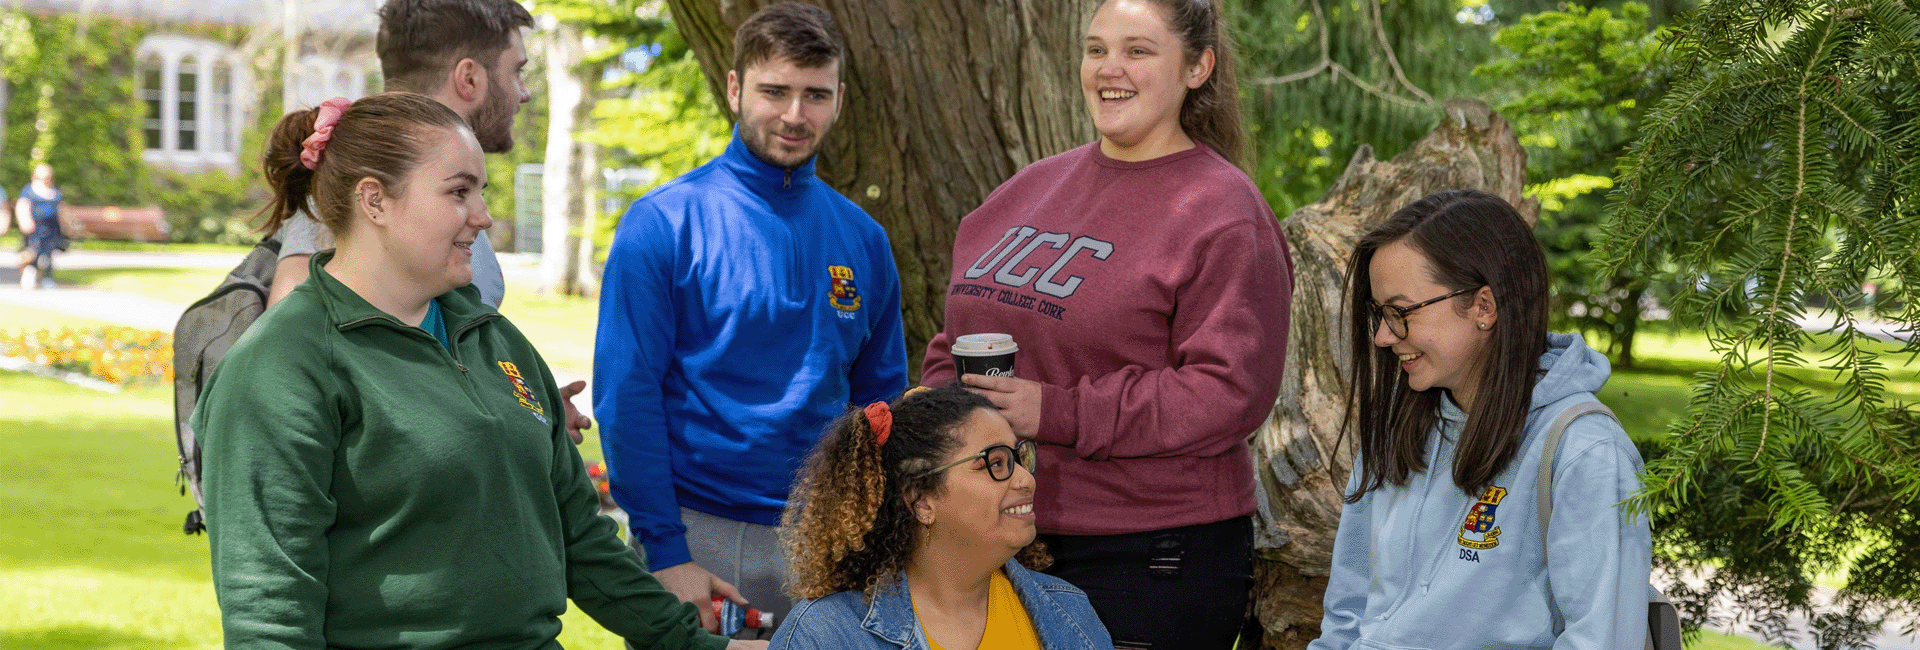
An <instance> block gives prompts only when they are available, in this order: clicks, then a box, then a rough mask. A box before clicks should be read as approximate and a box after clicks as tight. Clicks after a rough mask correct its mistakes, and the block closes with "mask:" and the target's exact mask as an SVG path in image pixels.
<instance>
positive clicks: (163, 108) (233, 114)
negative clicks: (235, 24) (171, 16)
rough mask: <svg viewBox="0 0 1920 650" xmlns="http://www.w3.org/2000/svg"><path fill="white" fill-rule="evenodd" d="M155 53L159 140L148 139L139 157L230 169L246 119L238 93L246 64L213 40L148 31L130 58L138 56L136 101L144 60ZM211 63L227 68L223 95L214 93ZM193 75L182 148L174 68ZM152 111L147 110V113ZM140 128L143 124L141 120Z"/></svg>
mask: <svg viewBox="0 0 1920 650" xmlns="http://www.w3.org/2000/svg"><path fill="white" fill-rule="evenodd" d="M155 59H158V60H159V62H160V115H158V116H157V117H158V119H159V120H160V141H159V142H148V143H147V148H146V151H143V152H141V157H142V158H143V159H145V160H146V161H147V162H148V163H152V164H156V165H162V166H166V167H172V168H175V169H181V170H186V171H194V170H200V169H207V168H222V169H226V170H228V171H231V172H238V171H239V169H240V166H239V160H238V157H237V155H236V153H235V152H234V151H233V150H234V149H238V148H239V147H237V146H232V145H233V143H237V142H239V141H240V129H241V125H244V124H246V110H245V108H244V104H245V102H242V101H240V98H241V97H246V96H249V95H250V93H249V92H248V88H249V86H250V83H251V80H250V79H249V78H248V74H247V69H246V67H245V66H243V65H241V62H240V58H239V56H238V54H236V53H235V52H234V50H233V48H230V47H227V46H225V45H221V44H219V43H216V42H213V41H208V40H203V39H197V38H188V37H185V36H173V35H160V36H149V37H147V38H146V39H145V40H143V41H141V42H140V47H139V49H138V50H137V52H136V53H135V57H134V60H135V61H138V62H140V66H141V69H140V71H139V73H138V75H139V79H140V86H139V87H140V91H141V93H142V97H141V101H142V103H145V101H146V97H145V92H146V71H147V69H146V66H147V65H148V64H149V62H151V61H153V60H155ZM216 66H220V67H224V68H225V69H226V71H227V73H228V81H229V84H228V92H227V96H226V97H225V101H220V100H219V98H216V97H215V94H214V83H213V73H214V68H215V67H216ZM183 71H185V72H190V73H192V74H193V75H194V84H193V85H194V90H193V97H192V99H191V101H192V102H193V104H194V113H195V115H194V117H195V119H194V120H193V132H194V148H193V149H183V148H181V146H180V126H181V121H180V102H181V100H182V99H183V98H182V97H181V96H180V73H181V72H183ZM154 117H156V116H148V119H153V118H154ZM141 128H142V130H145V128H146V127H145V125H144V124H143V125H142V127H141Z"/></svg>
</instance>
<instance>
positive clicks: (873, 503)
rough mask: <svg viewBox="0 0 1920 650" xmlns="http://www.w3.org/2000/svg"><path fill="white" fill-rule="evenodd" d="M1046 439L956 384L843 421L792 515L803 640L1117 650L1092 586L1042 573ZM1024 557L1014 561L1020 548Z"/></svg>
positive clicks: (794, 637)
mask: <svg viewBox="0 0 1920 650" xmlns="http://www.w3.org/2000/svg"><path fill="white" fill-rule="evenodd" d="M1033 447H1034V443H1033V441H1032V440H1022V439H1019V438H1016V437H1014V435H1013V429H1011V428H1009V427H1008V426H1007V420H1006V418H1004V417H1001V416H1000V413H999V410H998V409H996V408H994V406H993V403H992V402H989V401H987V399H986V398H984V397H981V396H979V395H976V394H974V393H971V392H968V391H967V390H966V389H965V388H963V387H961V386H959V385H957V384H949V385H947V386H944V387H941V388H916V389H913V390H911V391H908V392H907V395H906V396H904V397H901V398H900V399H899V400H898V401H896V402H894V403H893V404H891V405H889V404H887V403H886V402H875V403H873V404H870V405H868V406H867V407H866V408H865V409H863V410H858V411H853V412H850V413H848V414H847V415H846V416H844V417H842V418H840V420H839V421H837V422H835V423H834V426H833V428H832V429H831V430H829V431H828V432H827V435H826V437H825V438H823V439H821V441H820V445H819V447H817V448H816V449H815V450H814V452H813V454H812V456H810V457H809V458H808V460H807V464H806V469H805V470H804V472H803V473H802V474H801V476H800V481H799V483H798V485H797V487H795V488H794V498H793V500H792V503H791V505H789V506H788V507H787V512H786V516H785V518H784V521H785V525H786V529H785V535H786V538H787V539H786V543H787V550H788V552H789V553H791V554H792V556H793V576H794V579H793V587H792V590H791V593H792V595H793V596H794V597H795V598H801V599H806V600H805V601H804V602H801V603H800V604H799V605H797V606H795V608H794V610H793V614H792V615H791V616H790V617H789V618H788V620H787V622H786V623H785V624H784V625H782V626H781V628H780V634H779V635H778V636H776V637H774V643H773V647H775V648H791V649H794V650H802V649H810V648H819V649H821V650H827V649H832V650H842V649H845V650H855V649H871V650H889V649H893V648H922V649H925V648H944V649H945V650H973V649H974V648H980V649H982V650H1027V649H1032V650H1039V649H1041V648H1046V649H1048V650H1105V649H1110V648H1112V647H1113V643H1112V642H1111V641H1110V640H1109V639H1108V637H1107V631H1106V628H1104V627H1102V626H1101V625H1100V620H1099V618H1098V617H1097V616H1095V615H1094V613H1093V607H1092V605H1090V604H1088V602H1087V595H1086V593H1085V592H1082V591H1080V590H1079V589H1077V588H1075V587H1074V586H1073V585H1070V584H1067V583H1066V582H1065V581H1063V580H1061V579H1059V578H1055V577H1052V576H1048V575H1045V574H1041V573H1036V572H1034V571H1031V570H1029V566H1034V567H1038V566H1044V563H1045V557H1046V556H1045V552H1044V551H1043V550H1041V549H1039V548H1038V547H1035V546H1033V545H1032V542H1033V539H1034V534H1035V529H1034V524H1033V495H1034V476H1033V468H1034V450H1033ZM1016 555H1018V556H1019V560H1020V561H1015V556H1016Z"/></svg>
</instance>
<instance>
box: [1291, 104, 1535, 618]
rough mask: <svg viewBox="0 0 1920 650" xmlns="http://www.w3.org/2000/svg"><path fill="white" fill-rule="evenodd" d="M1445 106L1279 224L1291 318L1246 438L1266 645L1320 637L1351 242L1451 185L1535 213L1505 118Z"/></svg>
mask: <svg viewBox="0 0 1920 650" xmlns="http://www.w3.org/2000/svg"><path fill="white" fill-rule="evenodd" d="M1444 108H1445V112H1446V118H1445V120H1444V122H1442V123H1441V125H1440V126H1439V127H1438V128H1436V129H1434V131H1433V132H1432V133H1430V134H1428V135H1427V137H1425V138H1423V139H1421V140H1420V141H1419V142H1418V143H1415V144H1414V145H1413V146H1412V147H1411V148H1409V149H1407V151H1406V152H1404V153H1402V154H1400V155H1399V156H1395V157H1394V159H1393V160H1390V161H1386V162H1380V161H1376V160H1374V158H1373V149H1372V147H1368V146H1365V145H1362V146H1361V147H1360V149H1359V151H1356V152H1355V153H1354V155H1353V160H1352V161H1351V162H1349V163H1348V164H1347V169H1346V172H1345V173H1343V174H1342V175H1341V176H1340V179H1339V180H1338V181H1335V182H1334V185H1333V189H1331V190H1329V191H1328V192H1327V195H1326V198H1323V199H1321V200H1320V202H1318V203H1314V204H1312V205H1309V206H1306V207H1303V208H1300V209H1299V210H1295V211H1294V213H1293V214H1292V215H1291V216H1288V217H1287V218H1286V219H1284V220H1282V222H1281V225H1282V227H1283V229H1284V230H1285V231H1286V234H1287V242H1288V244H1289V245H1290V246H1291V248H1292V252H1293V264H1294V268H1293V273H1294V293H1293V321H1292V328H1291V331H1290V334H1289V336H1288V339H1287V361H1286V364H1287V365H1286V369H1285V379H1284V380H1283V383H1282V384H1281V389H1280V399H1279V401H1278V402H1277V403H1276V404H1274V408H1273V414H1272V415H1271V416H1269V417H1268V419H1267V422H1266V424H1264V425H1262V426H1261V427H1260V429H1259V430H1258V431H1255V432H1254V435H1253V450H1254V459H1255V463H1256V465H1257V467H1256V469H1257V470H1258V475H1259V477H1260V483H1261V500H1260V504H1261V511H1260V513H1259V515H1258V517H1257V518H1258V524H1259V525H1258V526H1256V530H1257V531H1258V533H1257V534H1258V535H1259V537H1258V538H1257V539H1256V542H1255V546H1256V548H1257V551H1256V553H1257V559H1256V561H1255V568H1254V574H1255V583H1256V584H1255V594H1254V603H1255V615H1256V617H1257V618H1258V619H1259V621H1260V625H1261V628H1262V630H1263V632H1264V635H1265V645H1266V647H1269V648H1301V647H1305V646H1306V644H1307V642H1308V641H1311V640H1313V638H1314V637H1315V636H1318V634H1319V629H1320V614H1321V608H1320V595H1321V593H1322V592H1323V591H1325V590H1326V585H1327V575H1328V569H1329V567H1330V566H1331V564H1332V559H1333V536H1334V531H1335V530H1336V529H1337V528H1338V527H1339V524H1340V505H1341V492H1342V490H1344V489H1345V487H1346V482H1347V473H1348V470H1349V468H1350V467H1351V466H1352V464H1353V449H1354V441H1353V439H1352V438H1345V439H1342V436H1341V434H1342V433H1343V432H1344V431H1345V429H1344V428H1343V427H1342V419H1343V418H1344V416H1345V396H1346V394H1347V386H1348V377H1349V375H1350V372H1351V370H1350V366H1349V365H1348V364H1347V362H1346V359H1345V356H1346V355H1345V354H1344V352H1343V351H1344V350H1346V349H1347V345H1348V343H1347V341H1346V340H1344V338H1343V336H1342V334H1343V332H1344V331H1345V329H1344V327H1343V326H1342V324H1343V323H1344V322H1345V321H1344V317H1343V312H1344V301H1342V300H1341V295H1342V291H1343V290H1344V287H1345V278H1346V261H1347V256H1348V255H1349V254H1351V253H1352V252H1353V247H1354V244H1355V242H1357V241H1359V238H1360V236H1361V235H1363V234H1365V233H1366V231H1367V230H1369V229H1371V228H1372V227H1374V226H1375V225H1376V224H1379V223H1380V222H1381V221H1384V220H1385V219H1386V218H1387V216H1388V215H1391V214H1392V213H1393V212H1394V211H1395V210H1398V209H1400V207H1402V206H1405V205H1406V204H1408V203H1411V202H1413V201H1414V200H1416V199H1419V198H1420V197H1423V196H1426V195H1427V194H1430V193H1433V192H1437V191H1440V190H1446V189H1456V188H1479V189H1483V190H1486V191H1488V192H1491V193H1493V194H1496V195H1499V196H1500V197H1501V198H1504V199H1506V200H1507V201H1508V202H1509V203H1512V204H1513V205H1514V206H1515V207H1516V208H1519V210H1520V214H1521V215H1522V216H1523V217H1525V218H1526V219H1527V223H1529V224H1532V223H1534V222H1535V221H1536V220H1537V218H1538V216H1539V213H1540V203H1539V201H1536V200H1534V199H1530V198H1524V197H1522V195H1521V188H1522V187H1523V185H1524V184H1525V182H1526V167H1527V165H1526V151H1525V150H1523V149H1521V148H1520V143H1519V140H1517V139H1516V138H1515V137H1514V133H1513V128H1512V127H1511V126H1509V125H1508V124H1507V121H1506V119H1505V118H1502V117H1501V116H1500V115H1499V114H1498V113H1495V112H1493V110H1492V109H1490V108H1488V107H1487V105H1486V104H1485V103H1483V102H1481V101H1479V100H1470V99H1451V100H1447V102H1446V103H1445V106H1444Z"/></svg>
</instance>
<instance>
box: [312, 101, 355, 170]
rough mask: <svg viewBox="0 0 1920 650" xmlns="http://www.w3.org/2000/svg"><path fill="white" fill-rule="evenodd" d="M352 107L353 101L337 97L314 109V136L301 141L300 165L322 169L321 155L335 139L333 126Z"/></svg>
mask: <svg viewBox="0 0 1920 650" xmlns="http://www.w3.org/2000/svg"><path fill="white" fill-rule="evenodd" d="M350 106H353V100H351V99H347V98H345V97H335V98H333V99H329V100H327V101H324V102H320V106H319V107H318V108H315V109H313V112H314V118H313V135H310V136H307V139H305V140H301V141H300V164H303V165H306V166H307V169H318V168H319V167H320V154H322V153H325V152H326V150H327V141H328V140H332V139H333V125H335V124H339V123H340V116H341V115H343V114H345V113H346V112H347V108H348V107H350Z"/></svg>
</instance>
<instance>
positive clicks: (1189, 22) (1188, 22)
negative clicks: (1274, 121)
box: [1108, 0, 1246, 166]
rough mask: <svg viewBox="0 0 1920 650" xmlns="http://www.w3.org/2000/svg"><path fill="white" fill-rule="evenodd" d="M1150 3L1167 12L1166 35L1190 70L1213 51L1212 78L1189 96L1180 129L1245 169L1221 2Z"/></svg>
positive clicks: (1237, 96) (1243, 129) (1182, 109)
mask: <svg viewBox="0 0 1920 650" xmlns="http://www.w3.org/2000/svg"><path fill="white" fill-rule="evenodd" d="M1108 1H1109V2H1111V1H1112V0H1108ZM1150 1H1151V2H1153V3H1154V4H1156V5H1159V6H1160V9H1161V10H1162V11H1163V12H1164V14H1163V15H1164V17H1165V18H1166V21H1167V29H1168V31H1171V32H1173V33H1174V35H1176V36H1178V37H1180V42H1181V43H1182V44H1183V47H1182V48H1181V49H1182V50H1184V51H1185V53H1186V65H1187V66H1188V67H1192V66H1194V65H1198V64H1199V63H1200V55H1201V54H1202V53H1204V52H1206V51H1207V50H1213V74H1210V75H1208V76H1207V80H1206V81H1205V82H1203V83H1201V84H1200V87H1199V88H1195V89H1192V90H1189V91H1187V98H1186V100H1185V101H1183V102H1181V104H1180V129H1181V130H1182V131H1185V132H1186V134H1187V137H1189V138H1193V139H1194V140H1197V141H1199V142H1201V143H1203V144H1205V145H1207V147H1208V148H1211V149H1213V150H1214V151H1215V152H1216V153H1219V154H1220V157H1222V158H1226V159H1227V162H1230V163H1233V164H1234V165H1237V166H1244V164H1245V163H1244V161H1243V160H1241V156H1242V155H1244V153H1245V149H1246V143H1245V140H1246V127H1245V126H1244V125H1243V124H1242V123H1241V121H1240V81H1239V78H1238V76H1236V75H1235V74H1234V71H1233V68H1234V56H1233V43H1232V39H1231V38H1229V36H1228V34H1227V23H1226V16H1224V15H1223V12H1222V11H1221V7H1220V0H1150Z"/></svg>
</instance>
